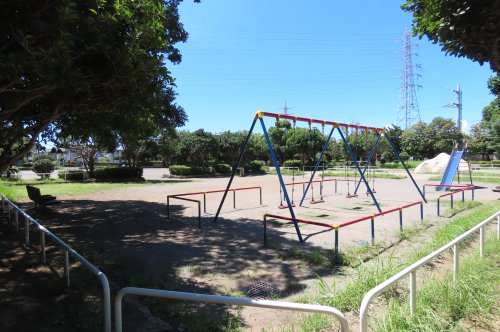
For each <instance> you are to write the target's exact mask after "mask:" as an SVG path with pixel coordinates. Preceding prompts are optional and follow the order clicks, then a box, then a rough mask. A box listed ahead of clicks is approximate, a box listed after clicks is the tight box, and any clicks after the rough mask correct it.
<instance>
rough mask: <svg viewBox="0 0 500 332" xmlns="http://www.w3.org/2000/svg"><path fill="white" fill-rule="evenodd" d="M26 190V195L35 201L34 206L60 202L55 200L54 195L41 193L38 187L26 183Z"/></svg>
mask: <svg viewBox="0 0 500 332" xmlns="http://www.w3.org/2000/svg"><path fill="white" fill-rule="evenodd" d="M26 190H27V191H28V197H29V198H30V199H31V200H32V201H33V202H35V206H36V207H46V206H49V205H55V204H59V203H61V201H59V200H57V198H56V197H55V196H52V195H42V194H41V193H40V189H38V188H37V187H35V186H32V185H29V184H28V185H27V186H26Z"/></svg>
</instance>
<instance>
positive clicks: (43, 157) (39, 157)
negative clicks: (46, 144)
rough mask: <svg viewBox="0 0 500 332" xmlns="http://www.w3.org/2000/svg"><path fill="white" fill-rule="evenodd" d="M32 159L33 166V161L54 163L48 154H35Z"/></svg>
mask: <svg viewBox="0 0 500 332" xmlns="http://www.w3.org/2000/svg"><path fill="white" fill-rule="evenodd" d="M32 159H33V164H34V163H35V161H38V160H50V161H55V159H54V158H52V157H51V156H49V155H48V154H37V155H34V156H33V158H32Z"/></svg>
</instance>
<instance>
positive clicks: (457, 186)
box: [424, 183, 474, 188]
mask: <svg viewBox="0 0 500 332" xmlns="http://www.w3.org/2000/svg"><path fill="white" fill-rule="evenodd" d="M424 187H450V188H455V187H456V188H469V187H474V186H472V185H470V184H434V183H426V184H424Z"/></svg>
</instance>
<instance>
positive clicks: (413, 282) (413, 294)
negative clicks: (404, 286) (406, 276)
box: [410, 270, 417, 316]
mask: <svg viewBox="0 0 500 332" xmlns="http://www.w3.org/2000/svg"><path fill="white" fill-rule="evenodd" d="M416 306H417V271H415V270H413V271H411V272H410V315H412V316H413V315H415V309H416Z"/></svg>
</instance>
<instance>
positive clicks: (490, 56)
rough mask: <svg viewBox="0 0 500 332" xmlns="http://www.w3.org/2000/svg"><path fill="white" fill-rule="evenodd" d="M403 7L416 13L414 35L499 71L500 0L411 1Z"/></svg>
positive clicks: (450, 52)
mask: <svg viewBox="0 0 500 332" xmlns="http://www.w3.org/2000/svg"><path fill="white" fill-rule="evenodd" d="M402 8H403V10H405V11H408V12H412V13H413V33H414V34H415V35H417V36H419V37H420V38H422V37H423V36H424V35H425V36H427V37H428V38H429V39H430V40H431V41H432V42H434V43H437V44H439V45H440V46H441V47H442V50H443V51H445V52H446V53H447V54H453V55H455V56H458V57H467V58H469V59H472V60H474V61H477V62H479V63H480V64H481V65H482V64H483V63H484V62H489V64H490V66H491V68H492V69H493V70H494V71H496V72H497V73H498V72H500V33H499V32H500V10H499V8H500V1H499V0H485V1H479V0H408V1H406V3H405V4H404V5H403V6H402Z"/></svg>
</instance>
